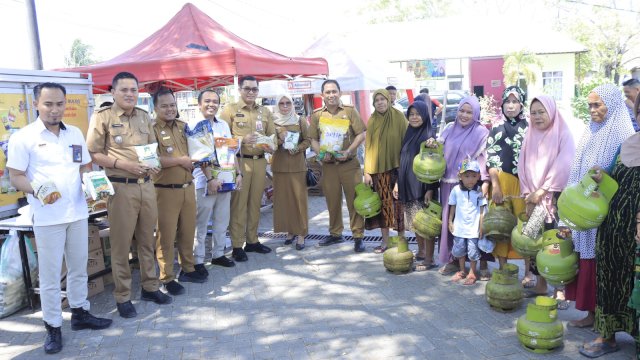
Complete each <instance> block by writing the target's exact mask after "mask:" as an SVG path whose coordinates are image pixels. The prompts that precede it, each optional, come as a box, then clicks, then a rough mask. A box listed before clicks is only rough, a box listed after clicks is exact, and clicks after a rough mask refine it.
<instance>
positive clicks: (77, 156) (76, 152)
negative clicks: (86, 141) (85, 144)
mask: <svg viewBox="0 0 640 360" xmlns="http://www.w3.org/2000/svg"><path fill="white" fill-rule="evenodd" d="M71 154H72V155H73V162H75V163H81V162H82V146H81V145H71Z"/></svg>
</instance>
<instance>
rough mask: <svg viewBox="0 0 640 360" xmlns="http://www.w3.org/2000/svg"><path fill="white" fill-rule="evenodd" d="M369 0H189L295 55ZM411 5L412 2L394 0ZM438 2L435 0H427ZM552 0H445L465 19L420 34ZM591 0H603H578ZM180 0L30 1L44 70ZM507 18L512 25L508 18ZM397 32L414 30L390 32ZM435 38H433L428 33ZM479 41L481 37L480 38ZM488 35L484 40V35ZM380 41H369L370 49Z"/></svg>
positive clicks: (152, 23) (631, 4) (532, 11)
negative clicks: (79, 45) (75, 48)
mask: <svg viewBox="0 0 640 360" xmlns="http://www.w3.org/2000/svg"><path fill="white" fill-rule="evenodd" d="M373 1H374V0H323V1H321V2H317V1H313V2H312V1H304V0H232V1H225V0H191V3H193V4H194V5H195V6H196V7H198V8H199V9H200V10H202V11H203V12H205V13H206V14H207V15H209V16H210V17H211V18H213V19H214V20H215V21H217V22H219V23H220V24H221V25H222V26H224V27H226V28H227V29H228V30H230V31H231V32H233V33H235V34H236V35H238V36H240V37H242V38H244V39H245V40H248V41H250V42H252V43H254V44H257V45H260V46H262V47H264V48H267V49H269V50H272V51H275V52H278V53H281V54H284V55H288V56H298V55H300V54H301V53H302V51H303V50H305V49H307V48H308V47H309V46H310V45H312V44H313V42H314V41H315V40H317V39H319V38H320V37H321V36H323V35H324V34H326V33H327V32H339V31H343V30H349V29H353V28H357V27H359V26H362V25H363V24H366V23H367V21H368V20H369V19H370V18H371V17H375V15H373V16H372V15H371V14H369V15H368V17H367V16H365V15H363V14H362V12H363V10H364V9H367V8H370V6H371V4H372V2H373ZM397 1H399V2H400V3H401V4H402V5H403V6H406V7H411V6H414V5H415V4H416V3H417V2H419V1H428V0H397ZM432 1H438V0H432ZM554 1H557V0H451V1H446V3H451V4H455V5H450V7H451V8H452V9H451V10H452V11H455V13H456V15H461V16H463V17H464V16H465V15H466V16H468V17H469V19H472V21H469V22H465V21H458V22H453V23H452V24H451V27H448V28H446V29H443V31H442V33H440V34H424V35H425V41H430V43H431V44H437V43H438V40H443V41H457V39H461V38H462V39H464V38H469V36H472V34H477V33H478V32H479V31H481V26H479V27H478V26H477V25H476V26H473V27H472V26H471V25H470V24H471V23H472V22H475V23H477V22H478V19H481V20H479V21H480V23H481V21H483V20H482V19H484V18H485V17H487V16H492V17H493V18H497V19H499V20H498V21H499V22H504V23H505V31H508V29H509V26H512V30H513V31H526V30H527V29H526V25H525V24H526V22H529V21H536V22H538V23H540V22H546V23H549V24H550V23H552V22H553V20H554V19H555V17H557V16H559V15H560V10H558V9H556V8H554V7H553V6H550V4H553V3H554ZM580 1H587V2H595V1H600V2H603V1H604V0H580ZM185 3H186V1H185V2H182V1H176V0H133V1H132V0H108V1H102V2H96V1H90V0H89V1H87V0H35V4H36V11H37V15H38V27H39V31H40V43H41V49H42V57H43V64H44V68H45V69H56V68H61V67H64V57H65V55H66V54H68V53H69V49H70V47H71V44H72V42H73V40H74V39H76V38H79V39H81V40H82V42H83V43H86V44H89V45H91V46H92V47H93V50H92V52H93V57H94V58H95V59H96V60H99V61H105V60H109V59H111V58H113V57H115V56H117V55H119V54H120V53H122V52H124V51H126V50H128V49H129V48H131V47H133V46H135V45H136V44H138V43H140V42H141V41H142V40H144V39H145V38H147V37H148V36H149V35H151V34H152V33H153V32H155V31H156V30H157V29H159V28H160V27H162V26H163V25H164V24H165V23H166V22H168V21H169V20H170V19H171V18H172V17H173V16H174V15H175V14H176V13H177V12H178V11H179V10H180V9H181V8H182V6H183V5H184V4H185ZM618 3H619V4H621V5H619V6H623V7H628V8H630V9H638V11H640V0H618ZM0 9H1V11H0V13H1V14H2V21H0V39H1V42H0V43H1V44H2V56H0V68H16V69H30V68H32V62H31V60H30V59H31V57H30V46H29V45H30V43H31V39H30V38H29V36H28V32H27V12H26V5H25V0H0ZM509 24H512V25H509ZM397 36H414V35H413V34H397ZM434 38H435V40H436V41H435V42H434V41H432V39H434ZM481 41H484V40H483V39H482V40H481ZM489 41H491V40H489ZM380 45H384V44H375V43H373V44H371V47H372V49H375V47H376V46H380Z"/></svg>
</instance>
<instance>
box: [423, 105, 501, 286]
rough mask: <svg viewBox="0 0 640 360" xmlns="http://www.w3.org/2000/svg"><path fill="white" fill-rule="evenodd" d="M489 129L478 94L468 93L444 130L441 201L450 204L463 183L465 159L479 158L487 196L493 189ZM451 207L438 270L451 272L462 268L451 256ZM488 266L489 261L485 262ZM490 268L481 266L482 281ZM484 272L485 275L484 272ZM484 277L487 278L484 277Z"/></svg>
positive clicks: (431, 143)
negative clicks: (489, 170)
mask: <svg viewBox="0 0 640 360" xmlns="http://www.w3.org/2000/svg"><path fill="white" fill-rule="evenodd" d="M488 135H489V130H487V128H486V127H484V126H483V125H482V124H481V123H480V103H479V102H478V98H477V97H475V96H467V97H465V98H464V99H462V100H461V101H460V104H459V105H458V112H457V115H456V120H455V121H454V122H452V123H450V124H449V125H447V127H446V128H445V129H444V130H443V131H442V134H440V136H439V137H438V140H437V141H438V142H440V143H442V144H443V145H444V159H445V162H446V164H447V167H446V170H445V173H444V177H443V178H442V180H440V200H441V203H442V204H448V199H449V194H450V193H451V190H452V189H453V188H454V187H455V186H456V185H457V184H458V183H459V182H460V179H459V178H458V165H459V164H460V163H462V160H463V159H465V158H471V159H474V160H477V161H478V163H479V165H480V180H481V181H482V182H483V185H482V193H483V195H484V196H485V197H486V196H487V193H488V190H489V184H488V180H489V175H488V173H487V166H486V163H487V161H486V154H485V144H486V141H487V136H488ZM427 146H430V147H435V146H437V144H436V140H435V139H433V138H431V139H429V140H427ZM448 224H449V206H443V207H442V231H441V234H440V242H439V245H438V246H439V248H438V262H439V263H440V264H441V265H443V264H444V265H443V266H442V267H441V268H440V270H439V271H438V272H439V273H440V274H442V275H449V274H452V273H454V272H456V271H458V270H464V269H458V265H457V261H455V259H454V258H453V256H452V255H451V248H452V247H453V235H452V234H451V233H450V232H449V226H448ZM484 265H485V266H486V263H485V264H484ZM486 272H487V270H486V268H484V269H482V266H481V270H480V273H481V275H480V276H481V280H488V279H487V275H486ZM483 274H484V275H483ZM483 277H484V278H483Z"/></svg>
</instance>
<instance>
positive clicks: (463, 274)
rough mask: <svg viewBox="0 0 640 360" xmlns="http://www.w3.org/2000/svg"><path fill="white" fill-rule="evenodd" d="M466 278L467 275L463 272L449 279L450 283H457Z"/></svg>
mask: <svg viewBox="0 0 640 360" xmlns="http://www.w3.org/2000/svg"><path fill="white" fill-rule="evenodd" d="M466 277H467V274H466V273H465V272H464V271H458V272H457V273H456V274H455V275H453V276H452V277H451V282H458V281H460V280H462V279H464V278H466Z"/></svg>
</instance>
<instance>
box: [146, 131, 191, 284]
mask: <svg viewBox="0 0 640 360" xmlns="http://www.w3.org/2000/svg"><path fill="white" fill-rule="evenodd" d="M185 126H186V124H185V123H183V122H182V121H179V120H174V121H170V122H168V123H167V122H165V121H157V122H156V123H155V124H153V131H154V133H155V136H156V139H157V140H158V154H159V155H160V156H162V157H175V158H178V157H182V156H189V151H188V148H187V138H186V136H185V134H184V128H185ZM153 182H154V183H155V187H156V196H157V198H158V231H157V234H156V236H157V252H156V256H157V257H158V266H159V267H160V281H162V282H163V283H165V284H166V283H168V282H170V281H172V280H174V279H175V274H174V272H173V259H174V251H173V246H174V242H175V243H176V246H177V248H178V262H179V263H180V267H181V268H182V270H183V271H184V272H186V273H189V272H192V271H194V270H195V269H194V267H193V265H194V262H195V261H194V258H193V238H194V236H195V232H196V193H195V190H194V184H193V175H192V174H191V171H189V170H187V169H185V168H183V167H182V166H172V167H169V168H163V169H162V170H161V171H160V173H159V174H158V175H156V176H155V177H154V179H153Z"/></svg>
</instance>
